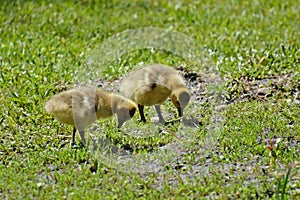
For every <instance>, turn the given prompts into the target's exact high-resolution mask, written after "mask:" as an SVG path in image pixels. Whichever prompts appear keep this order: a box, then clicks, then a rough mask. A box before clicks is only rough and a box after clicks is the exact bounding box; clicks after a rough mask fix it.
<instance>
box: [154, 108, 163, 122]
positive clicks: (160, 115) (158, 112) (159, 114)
mask: <svg viewBox="0 0 300 200" xmlns="http://www.w3.org/2000/svg"><path fill="white" fill-rule="evenodd" d="M155 110H156V112H157V115H158V118H159V122H160V123H162V124H164V123H165V119H164V117H163V116H162V114H161V110H160V105H155Z"/></svg>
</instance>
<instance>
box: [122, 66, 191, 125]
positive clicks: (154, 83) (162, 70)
mask: <svg viewBox="0 0 300 200" xmlns="http://www.w3.org/2000/svg"><path fill="white" fill-rule="evenodd" d="M120 90H121V92H122V93H124V95H125V96H126V97H128V98H130V99H131V100H133V101H134V102H136V103H137V104H138V108H139V113H140V115H141V121H143V122H146V118H145V115H144V106H153V105H154V106H155V110H156V112H157V114H158V117H159V121H160V122H161V123H165V120H164V118H163V116H162V114H161V110H160V105H161V104H162V103H163V102H164V101H165V100H166V99H167V98H168V97H170V98H171V100H172V102H173V104H174V106H175V107H176V108H177V110H178V115H179V117H182V115H183V109H184V108H185V107H186V106H187V105H188V103H189V101H190V98H191V95H190V92H189V90H188V88H187V87H186V85H185V82H184V80H183V78H182V76H181V75H180V74H179V73H178V72H177V71H176V70H175V69H174V68H172V67H168V66H166V65H160V64H157V65H148V66H145V67H143V68H142V69H139V70H137V71H134V72H132V73H131V74H129V75H128V76H127V77H125V78H124V80H123V81H122V82H121V86H120Z"/></svg>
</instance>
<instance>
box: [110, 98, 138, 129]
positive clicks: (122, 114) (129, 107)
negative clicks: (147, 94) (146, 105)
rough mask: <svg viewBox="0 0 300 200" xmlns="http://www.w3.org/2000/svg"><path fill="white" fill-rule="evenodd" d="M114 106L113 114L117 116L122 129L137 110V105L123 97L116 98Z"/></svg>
mask: <svg viewBox="0 0 300 200" xmlns="http://www.w3.org/2000/svg"><path fill="white" fill-rule="evenodd" d="M115 100H116V101H115V102H114V105H113V112H114V113H116V114H117V118H118V128H120V127H121V126H122V125H123V124H124V122H126V121H128V120H130V119H131V118H132V117H133V116H134V114H135V111H136V110H137V105H136V103H134V102H133V101H131V100H129V99H126V98H124V97H121V96H116V97H115Z"/></svg>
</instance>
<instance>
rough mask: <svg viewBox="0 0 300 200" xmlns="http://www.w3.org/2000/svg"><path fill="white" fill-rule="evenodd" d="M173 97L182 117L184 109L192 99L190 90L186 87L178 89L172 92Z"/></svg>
mask: <svg viewBox="0 0 300 200" xmlns="http://www.w3.org/2000/svg"><path fill="white" fill-rule="evenodd" d="M171 99H172V102H173V104H174V106H175V107H176V108H177V110H178V115H179V117H182V114H183V109H184V108H185V107H186V106H187V105H188V103H189V101H190V99H191V94H190V92H189V90H188V89H187V88H186V87H183V88H179V89H176V90H174V91H173V92H172V94H171Z"/></svg>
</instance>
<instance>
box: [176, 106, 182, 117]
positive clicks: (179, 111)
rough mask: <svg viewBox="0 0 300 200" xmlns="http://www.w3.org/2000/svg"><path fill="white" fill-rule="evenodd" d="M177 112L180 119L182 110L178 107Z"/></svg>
mask: <svg viewBox="0 0 300 200" xmlns="http://www.w3.org/2000/svg"><path fill="white" fill-rule="evenodd" d="M177 110H178V116H179V117H182V114H183V109H182V108H180V107H179V108H177Z"/></svg>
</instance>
